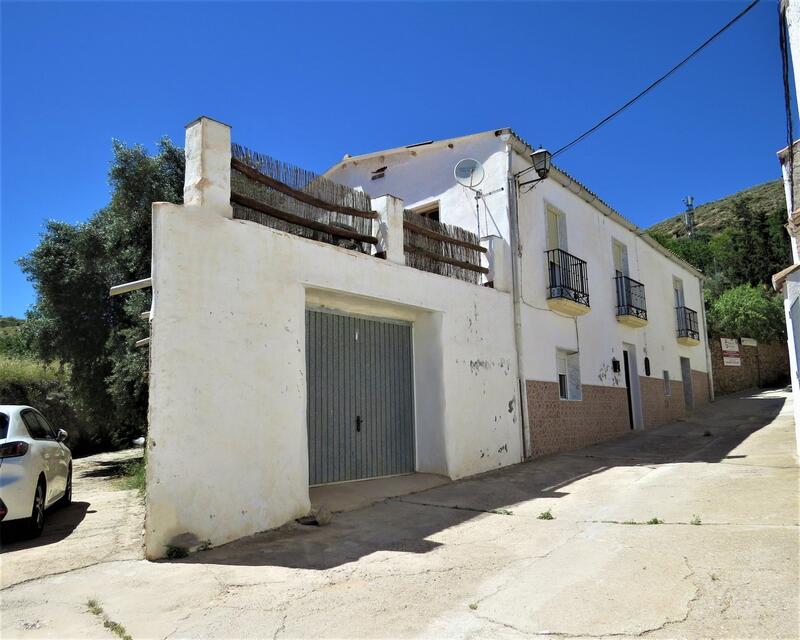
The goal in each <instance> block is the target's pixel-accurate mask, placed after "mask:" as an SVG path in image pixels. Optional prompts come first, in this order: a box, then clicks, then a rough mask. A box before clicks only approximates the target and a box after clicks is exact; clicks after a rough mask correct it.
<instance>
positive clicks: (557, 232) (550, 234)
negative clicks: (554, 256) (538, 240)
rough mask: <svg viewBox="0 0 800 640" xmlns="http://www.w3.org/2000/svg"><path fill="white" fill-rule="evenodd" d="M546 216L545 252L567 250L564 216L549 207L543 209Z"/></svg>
mask: <svg viewBox="0 0 800 640" xmlns="http://www.w3.org/2000/svg"><path fill="white" fill-rule="evenodd" d="M545 215H546V216H547V250H548V251H552V250H553V249H561V250H563V251H566V250H567V226H566V218H565V217H564V214H563V213H562V212H561V211H559V210H558V209H556V208H555V207H552V206H550V205H549V204H548V205H547V206H546V207H545Z"/></svg>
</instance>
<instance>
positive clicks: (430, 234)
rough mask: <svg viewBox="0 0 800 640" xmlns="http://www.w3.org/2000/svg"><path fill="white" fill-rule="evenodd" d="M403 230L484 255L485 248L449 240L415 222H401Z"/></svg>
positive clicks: (441, 234) (448, 237)
mask: <svg viewBox="0 0 800 640" xmlns="http://www.w3.org/2000/svg"><path fill="white" fill-rule="evenodd" d="M403 228H405V229H408V230H409V231H413V232H414V233H419V234H420V235H423V236H427V237H428V238H432V239H433V240H440V241H441V242H448V243H450V244H456V245H458V246H459V247H466V248H467V249H472V250H473V251H480V252H481V253H486V247H482V246H481V245H479V244H474V243H472V242H469V241H468V240H459V239H458V238H451V237H450V236H446V235H444V234H443V233H439V232H438V231H434V230H433V229H428V228H427V227H423V226H421V225H418V224H416V223H415V222H409V221H408V220H403Z"/></svg>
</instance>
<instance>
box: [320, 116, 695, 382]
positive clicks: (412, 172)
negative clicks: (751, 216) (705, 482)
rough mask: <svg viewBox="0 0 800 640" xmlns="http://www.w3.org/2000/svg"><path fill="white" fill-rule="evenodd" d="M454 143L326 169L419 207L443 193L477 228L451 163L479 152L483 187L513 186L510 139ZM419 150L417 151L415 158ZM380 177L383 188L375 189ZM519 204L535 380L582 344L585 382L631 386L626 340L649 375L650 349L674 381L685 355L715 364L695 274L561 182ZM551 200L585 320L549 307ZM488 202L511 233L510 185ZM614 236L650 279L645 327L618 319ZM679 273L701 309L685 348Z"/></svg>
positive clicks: (444, 204) (636, 274)
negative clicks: (579, 283)
mask: <svg viewBox="0 0 800 640" xmlns="http://www.w3.org/2000/svg"><path fill="white" fill-rule="evenodd" d="M447 142H448V141H443V142H438V143H435V144H433V145H429V146H428V147H416V148H414V149H411V150H409V149H405V150H401V151H399V152H398V153H391V152H387V153H385V154H383V155H376V156H370V157H368V158H366V159H361V160H359V159H358V158H356V159H345V160H343V161H342V162H340V163H338V164H337V165H335V166H334V167H332V168H331V169H330V170H329V172H328V174H327V175H329V177H331V178H332V179H334V180H337V181H340V182H344V183H345V184H348V185H350V186H353V187H358V186H360V187H362V188H364V189H365V190H366V191H367V192H368V193H370V194H371V195H377V193H378V191H376V189H382V188H386V189H387V191H388V192H390V193H393V194H394V195H397V196H398V197H401V198H404V199H406V200H407V202H410V203H414V204H419V203H425V202H432V201H435V200H439V201H440V202H441V207H440V215H441V220H442V221H443V222H447V223H451V224H457V225H459V226H462V227H465V228H468V229H470V230H471V231H477V226H476V223H475V216H474V213H471V212H472V211H474V200H473V199H472V195H471V194H470V193H469V191H468V190H467V189H465V188H464V187H461V186H459V185H457V184H456V183H455V180H454V178H453V168H454V166H455V164H456V163H457V162H458V161H459V160H460V159H462V158H475V159H477V160H480V161H482V162H484V163H485V169H486V180H485V182H484V184H482V185H481V188H482V189H484V190H485V191H487V192H488V191H491V190H493V189H497V188H499V187H505V181H506V163H507V154H506V148H505V144H504V143H503V141H502V140H501V139H500V138H499V137H498V136H496V135H495V133H494V132H487V133H484V134H477V135H474V136H467V137H465V138H459V139H456V140H454V141H450V142H452V144H453V146H452V148H450V147H449V146H448V144H447ZM411 151H414V153H415V155H411ZM356 162H357V163H358V164H355V163H356ZM513 163H514V166H513V169H514V171H515V172H518V171H521V170H522V169H525V168H527V167H529V166H530V161H529V159H527V158H523V157H522V156H520V155H519V154H517V153H516V152H514V155H513ZM382 166H386V167H387V170H386V177H385V178H383V179H381V180H377V181H372V180H371V179H370V174H371V171H373V170H374V169H376V168H378V167H382ZM534 177H535V174H534V173H533V172H529V173H528V174H526V177H525V178H523V180H527V179H532V178H534ZM376 184H377V185H380V186H379V187H376ZM519 202H520V204H519V218H520V242H521V245H522V265H521V277H520V280H521V283H522V297H523V303H524V306H523V349H524V358H523V362H524V368H525V371H524V374H525V377H526V378H527V379H530V380H543V381H555V380H556V379H557V376H556V362H555V349H556V348H557V347H561V348H565V349H578V348H579V351H580V364H581V379H582V382H583V383H584V384H596V385H606V386H621V385H624V378H623V376H622V374H621V373H620V374H616V375H615V374H613V373H612V372H611V360H612V358H616V359H618V360H620V361H621V360H622V343H623V342H626V343H629V344H633V345H635V346H636V357H637V364H638V370H639V373H640V375H644V371H645V368H644V358H645V356H649V358H650V364H651V376H653V377H661V376H662V372H663V370H665V369H666V370H668V371H669V372H670V378H671V379H672V380H681V369H680V357H687V358H689V359H690V361H691V365H692V369H694V370H696V371H703V372H706V371H707V370H708V366H707V357H706V349H707V348H708V345H707V344H706V340H705V336H703V335H702V333H703V329H702V318H701V316H700V313H701V309H702V299H701V293H700V282H699V279H698V278H697V276H696V275H694V274H693V273H692V272H690V271H689V270H687V269H686V268H684V267H683V266H681V265H680V264H679V263H678V262H677V261H675V260H671V259H670V258H668V257H666V256H665V255H663V254H662V253H661V252H659V251H657V250H655V249H654V248H653V247H651V246H649V245H648V244H646V243H645V241H644V240H642V239H641V238H640V237H639V236H638V235H637V234H635V233H633V232H632V231H630V230H629V229H628V228H626V227H625V226H623V225H622V224H619V223H618V222H616V221H615V220H613V219H612V218H610V217H608V216H606V215H604V214H603V213H602V212H601V211H600V210H598V209H597V208H596V207H594V206H592V205H591V204H589V203H588V202H586V201H585V200H584V199H583V198H581V197H580V196H578V195H577V194H576V193H574V192H573V191H571V190H569V189H567V188H565V187H563V186H561V185H560V184H559V183H558V182H557V181H555V180H554V179H548V180H546V181H544V182H542V183H540V184H538V185H537V186H536V187H535V188H534V189H533V190H531V191H529V192H527V193H523V194H521V195H520V201H519ZM545 203H550V204H551V205H553V206H555V207H556V208H557V209H559V210H561V211H562V212H563V213H564V214H565V216H566V219H567V236H568V250H569V253H571V254H573V255H575V256H576V257H578V258H581V259H583V260H585V261H586V262H587V264H588V274H589V275H588V277H589V294H590V302H591V311H590V312H589V314H588V315H586V316H583V317H580V318H578V319H577V320H574V319H573V318H566V317H564V316H560V315H558V314H557V313H554V312H553V311H551V310H550V309H549V308H548V307H547V302H546V289H547V284H546V280H547V269H546V265H545V255H544V252H545V249H546V238H547V233H546V220H545V214H544V211H545ZM489 206H490V208H491V210H492V213H493V215H494V217H495V219H496V220H497V223H498V226H499V227H500V228H501V229H502V232H503V236H504V237H505V238H506V239H508V198H507V191H503V192H501V193H498V194H496V195H495V196H490V198H489ZM612 238H615V239H617V240H618V241H620V242H622V243H623V244H625V245H626V246H627V248H628V261H629V267H630V276H631V277H632V278H633V279H635V280H638V281H640V282H642V283H643V284H644V285H645V292H646V298H647V315H648V320H649V325H648V326H647V327H644V328H631V327H628V326H626V325H623V324H620V323H619V322H617V320H616V292H615V289H614V281H613V280H612V278H613V275H614V267H613V254H612V250H611V241H612ZM673 275H674V276H676V277H678V278H680V279H681V280H683V286H684V295H685V304H686V306H688V307H689V308H691V309H694V310H695V311H697V313H698V323H699V326H700V332H701V339H702V342H701V344H700V345H698V346H695V347H686V346H683V345H680V344H678V342H677V340H676V330H677V321H676V317H675V309H674V295H673V291H672V277H673Z"/></svg>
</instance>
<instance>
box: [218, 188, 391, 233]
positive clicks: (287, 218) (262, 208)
mask: <svg viewBox="0 0 800 640" xmlns="http://www.w3.org/2000/svg"><path fill="white" fill-rule="evenodd" d="M231 202H235V203H236V204H240V205H242V206H243V207H247V208H248V209H253V210H254V211H259V212H261V213H266V214H267V215H268V216H272V217H273V218H278V219H279V220H283V221H284V222H289V223H291V224H296V225H298V226H300V227H305V228H306V229H314V231H321V232H323V233H328V234H330V235H332V236H334V237H335V238H346V239H347V240H356V241H358V242H368V243H369V244H378V239H377V238H376V237H374V236H366V235H364V234H361V233H357V232H355V231H350V230H349V229H342V228H340V227H334V226H332V225H329V224H325V223H324V222H317V221H316V220H309V219H307V218H303V217H301V216H298V215H295V214H293V213H288V212H286V211H281V210H280V209H276V208H275V207H273V206H271V205H268V204H265V203H263V202H260V201H259V200H255V199H253V198H248V197H247V196H243V195H241V194H239V193H231Z"/></svg>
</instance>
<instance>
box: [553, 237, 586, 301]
mask: <svg viewBox="0 0 800 640" xmlns="http://www.w3.org/2000/svg"><path fill="white" fill-rule="evenodd" d="M545 253H546V254H547V269H548V273H549V283H548V284H549V286H548V288H547V297H548V298H566V299H568V300H572V301H573V302H577V303H578V304H583V305H586V306H587V307H588V306H589V279H588V277H587V275H586V263H585V262H584V261H583V260H581V259H580V258H576V257H575V256H573V255H571V254H569V253H567V252H566V251H562V250H561V249H551V250H550V251H546V252H545Z"/></svg>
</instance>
